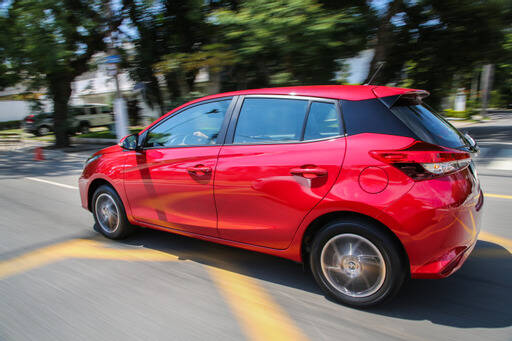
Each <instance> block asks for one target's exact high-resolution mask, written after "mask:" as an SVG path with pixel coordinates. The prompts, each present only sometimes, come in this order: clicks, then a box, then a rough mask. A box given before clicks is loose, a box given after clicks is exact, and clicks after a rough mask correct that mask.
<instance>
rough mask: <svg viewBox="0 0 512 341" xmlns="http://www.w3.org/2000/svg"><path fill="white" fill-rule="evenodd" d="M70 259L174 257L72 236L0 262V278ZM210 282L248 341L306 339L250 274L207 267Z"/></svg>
mask: <svg viewBox="0 0 512 341" xmlns="http://www.w3.org/2000/svg"><path fill="white" fill-rule="evenodd" d="M70 258H86V259H114V260H123V261H155V262H169V261H176V260H178V259H179V258H178V256H175V255H173V254H169V253H166V252H162V251H157V250H151V249H116V248H110V247H106V246H105V244H103V243H100V242H97V241H94V240H87V239H74V240H70V241H67V242H63V243H59V244H55V245H51V246H48V247H44V248H41V249H38V250H35V251H31V252H28V253H26V254H23V255H21V256H19V257H15V258H12V259H8V260H5V261H0V280H1V279H5V278H6V277H10V276H14V275H16V274H19V273H22V272H25V271H28V270H31V269H34V268H37V267H41V266H44V265H47V264H50V263H53V262H58V261H61V260H64V259H70ZM208 269H209V272H210V274H211V276H212V278H213V280H214V282H215V283H216V284H217V286H218V287H219V290H220V291H221V292H222V294H223V296H224V297H225V298H226V300H227V301H228V303H229V305H230V307H231V309H232V311H233V312H234V314H235V315H236V318H237V319H238V320H239V322H240V323H241V325H242V326H243V330H244V331H245V333H246V334H247V336H248V337H249V338H250V339H251V340H264V341H271V340H294V341H301V340H307V337H306V336H305V335H304V334H303V333H302V332H301V331H300V330H299V329H298V328H297V327H296V326H295V324H294V322H293V321H292V320H291V319H290V317H289V316H288V314H287V313H286V312H285V311H284V310H283V309H281V307H279V305H278V304H277V303H275V302H274V301H273V299H272V298H271V297H270V296H269V295H268V294H267V293H266V292H265V290H264V289H263V288H262V287H260V286H259V285H258V283H257V282H256V281H255V280H253V279H251V278H250V277H247V276H244V275H241V274H238V273H235V272H231V271H228V270H223V269H221V268H217V267H213V266H208Z"/></svg>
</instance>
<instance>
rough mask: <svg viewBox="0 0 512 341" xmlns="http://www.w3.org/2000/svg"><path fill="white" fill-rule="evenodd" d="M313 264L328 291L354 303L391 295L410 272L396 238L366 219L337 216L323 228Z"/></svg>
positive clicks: (363, 304) (372, 302)
mask: <svg viewBox="0 0 512 341" xmlns="http://www.w3.org/2000/svg"><path fill="white" fill-rule="evenodd" d="M310 265H311V270H312V272H313V275H314V277H315V279H316V281H317V282H318V284H319V285H320V287H321V288H322V289H323V290H324V291H326V292H327V293H328V294H329V295H330V296H332V297H333V298H335V299H336V300H337V301H339V302H341V303H343V304H346V305H350V306H354V307H368V306H371V305H375V304H378V303H380V302H383V301H385V300H387V299H390V298H391V297H393V296H394V295H395V294H396V293H397V292H398V290H399V289H400V287H401V286H402V284H403V282H404V279H405V277H406V273H407V272H406V270H405V267H404V262H403V260H402V259H401V256H400V253H399V251H398V247H397V245H396V242H395V241H394V240H393V239H392V238H391V237H390V236H389V235H388V234H387V233H384V232H383V231H381V229H380V228H379V227H378V226H376V225H375V224H373V223H372V222H369V221H365V220H363V219H349V220H337V221H334V222H331V223H329V224H327V225H326V226H325V227H324V228H322V229H321V230H320V231H319V232H318V233H317V235H316V237H315V240H314V242H313V246H312V250H311V254H310Z"/></svg>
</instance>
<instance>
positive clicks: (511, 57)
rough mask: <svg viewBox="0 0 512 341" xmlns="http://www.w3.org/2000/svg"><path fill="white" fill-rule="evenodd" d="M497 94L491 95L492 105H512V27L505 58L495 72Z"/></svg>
mask: <svg viewBox="0 0 512 341" xmlns="http://www.w3.org/2000/svg"><path fill="white" fill-rule="evenodd" d="M494 75H495V79H494V84H495V88H496V90H497V91H496V93H495V94H491V105H493V106H506V105H507V104H509V103H512V27H510V28H508V29H507V30H506V35H505V41H504V42H503V56H502V58H501V62H499V63H498V64H497V65H496V71H495V72H494Z"/></svg>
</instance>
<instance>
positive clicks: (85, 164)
mask: <svg viewBox="0 0 512 341" xmlns="http://www.w3.org/2000/svg"><path fill="white" fill-rule="evenodd" d="M100 157H101V154H98V155H95V156H91V157H90V158H88V159H87V160H85V163H84V168H85V167H87V165H88V164H90V163H91V162H93V161H94V160H97V159H99V158H100Z"/></svg>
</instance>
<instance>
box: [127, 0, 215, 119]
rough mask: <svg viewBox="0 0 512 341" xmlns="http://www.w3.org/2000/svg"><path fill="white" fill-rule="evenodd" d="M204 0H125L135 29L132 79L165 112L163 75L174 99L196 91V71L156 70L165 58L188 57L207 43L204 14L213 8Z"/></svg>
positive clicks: (130, 59) (151, 101)
mask: <svg viewBox="0 0 512 341" xmlns="http://www.w3.org/2000/svg"><path fill="white" fill-rule="evenodd" d="M219 2H220V1H212V4H209V3H207V2H205V1H203V0H157V1H135V0H123V4H124V6H125V8H126V9H127V13H128V18H129V20H130V23H131V25H132V26H133V27H134V28H135V30H136V35H135V37H134V39H133V43H134V47H135V49H134V54H133V56H131V58H129V59H128V62H127V67H128V69H129V70H130V75H131V77H132V78H133V79H134V80H136V81H138V82H142V83H144V84H146V97H147V100H148V102H149V104H150V105H156V106H158V107H159V108H160V111H161V113H162V114H163V113H165V105H164V101H165V98H164V96H165V95H164V93H163V91H162V88H161V83H162V82H161V80H159V79H158V77H157V76H158V75H159V74H162V76H163V78H164V80H165V83H166V85H167V88H168V89H169V92H170V98H171V99H177V98H181V97H185V96H187V95H188V92H190V90H191V89H192V88H193V85H194V84H193V83H194V78H195V75H196V73H197V70H187V71H185V73H182V71H184V70H182V69H181V68H167V69H166V72H164V73H162V71H163V70H162V69H156V68H155V65H156V64H157V63H159V62H161V61H162V59H164V56H168V55H179V54H187V53H192V52H194V51H197V48H198V47H199V46H201V45H202V44H204V43H205V42H206V38H205V37H206V36H207V35H208V30H207V29H206V26H207V23H206V19H205V15H206V13H207V12H208V10H209V9H210V8H211V7H210V6H217V5H218V4H217V3H219Z"/></svg>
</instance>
